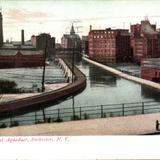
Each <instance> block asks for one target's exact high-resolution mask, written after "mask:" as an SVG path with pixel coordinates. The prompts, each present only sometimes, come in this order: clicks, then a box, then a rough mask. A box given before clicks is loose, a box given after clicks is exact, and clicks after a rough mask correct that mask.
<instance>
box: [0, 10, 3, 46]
mask: <svg viewBox="0 0 160 160" xmlns="http://www.w3.org/2000/svg"><path fill="white" fill-rule="evenodd" d="M2 46H3V18H2V13H1V11H0V48H1V47H2Z"/></svg>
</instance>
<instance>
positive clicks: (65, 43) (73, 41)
mask: <svg viewBox="0 0 160 160" xmlns="http://www.w3.org/2000/svg"><path fill="white" fill-rule="evenodd" d="M61 46H62V48H63V49H66V50H67V49H68V50H70V49H74V51H76V52H81V39H80V37H79V35H78V34H76V33H75V30H74V26H73V24H72V26H71V30H70V34H64V35H63V36H62V38H61Z"/></svg>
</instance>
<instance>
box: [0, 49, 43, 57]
mask: <svg viewBox="0 0 160 160" xmlns="http://www.w3.org/2000/svg"><path fill="white" fill-rule="evenodd" d="M18 51H19V52H20V53H21V54H22V55H42V54H43V51H39V50H38V51H32V50H12V49H7V50H5V49H1V50H0V55H1V56H13V55H16V54H17V53H18Z"/></svg>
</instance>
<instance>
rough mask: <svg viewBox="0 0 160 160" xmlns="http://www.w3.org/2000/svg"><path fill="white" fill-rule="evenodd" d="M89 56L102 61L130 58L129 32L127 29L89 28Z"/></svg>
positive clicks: (121, 60) (112, 61)
mask: <svg viewBox="0 0 160 160" xmlns="http://www.w3.org/2000/svg"><path fill="white" fill-rule="evenodd" d="M88 40H89V57H90V58H91V59H93V60H96V61H99V62H104V63H115V62H125V61H129V60H132V52H131V48H130V34H129V30H127V29H111V28H107V29H104V30H92V29H91V30H90V32H89V35H88Z"/></svg>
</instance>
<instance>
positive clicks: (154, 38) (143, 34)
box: [130, 19, 160, 63]
mask: <svg viewBox="0 0 160 160" xmlns="http://www.w3.org/2000/svg"><path fill="white" fill-rule="evenodd" d="M130 28H131V46H132V47H133V56H134V60H135V61H136V62H138V63H140V62H141V59H143V58H158V57H160V33H159V32H157V31H156V25H154V24H150V22H149V20H148V19H146V20H143V21H141V24H135V25H131V27H130Z"/></svg>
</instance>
